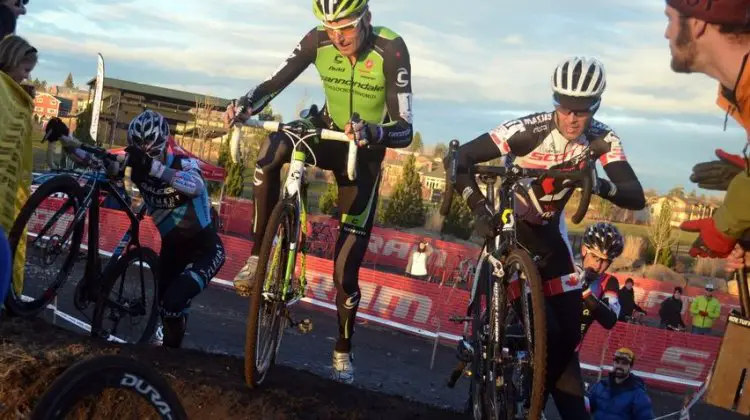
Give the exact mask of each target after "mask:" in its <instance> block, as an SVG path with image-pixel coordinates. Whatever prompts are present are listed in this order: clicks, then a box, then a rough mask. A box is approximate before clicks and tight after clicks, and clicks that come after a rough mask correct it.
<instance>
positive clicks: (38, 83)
mask: <svg viewBox="0 0 750 420" xmlns="http://www.w3.org/2000/svg"><path fill="white" fill-rule="evenodd" d="M31 85H32V86H34V89H35V90H36V91H37V92H46V91H47V81H46V80H39V79H34V80H33V81H32V82H31Z"/></svg>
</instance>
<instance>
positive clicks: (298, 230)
mask: <svg viewBox="0 0 750 420" xmlns="http://www.w3.org/2000/svg"><path fill="white" fill-rule="evenodd" d="M281 132H283V133H285V134H286V135H288V136H289V138H290V139H291V140H292V143H294V149H293V152H292V159H291V160H290V162H289V168H288V173H287V176H286V181H285V182H284V190H283V194H282V196H281V200H282V201H284V200H293V201H294V202H295V204H296V205H295V206H294V207H295V212H296V214H295V218H294V220H295V221H296V222H295V224H294V225H293V228H292V232H291V233H292V235H291V237H292V238H295V242H292V243H290V244H289V251H290V252H289V255H288V257H287V261H286V270H285V274H284V283H283V286H282V289H281V296H282V297H283V298H284V300H286V297H287V296H288V294H289V291H290V288H291V285H292V276H293V275H294V272H295V269H296V267H297V253H298V252H299V251H300V250H301V251H302V255H301V258H300V275H299V290H298V291H297V293H296V294H295V295H294V296H292V298H291V299H290V300H289V301H287V302H286V303H285V305H286V306H292V305H294V304H295V303H297V302H298V301H299V300H300V299H302V298H303V297H304V296H305V289H306V286H307V281H306V278H305V270H306V261H305V260H306V258H305V257H306V256H307V250H306V249H305V247H304V242H305V241H306V239H307V236H308V232H307V190H306V188H305V180H306V178H307V164H306V163H305V162H306V160H307V156H308V155H307V153H305V152H304V151H302V150H298V147H299V146H300V145H303V146H305V147H306V148H308V149H310V147H309V146H308V145H307V143H306V142H305V140H307V139H309V138H312V137H315V136H316V133H310V134H306V135H304V136H299V135H297V134H296V133H294V132H292V131H289V130H286V129H285V130H282V131H281ZM295 139H296V141H295ZM310 152H311V153H312V150H311V149H310ZM312 157H313V160H314V162H315V163H317V160H316V159H315V155H314V154H312ZM315 163H314V164H313V166H315ZM265 282H266V283H265V284H264V287H263V288H264V289H265V290H267V289H268V288H269V287H270V282H271V279H270V278H269V277H267V278H266V280H265Z"/></svg>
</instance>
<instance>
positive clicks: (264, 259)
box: [245, 201, 294, 388]
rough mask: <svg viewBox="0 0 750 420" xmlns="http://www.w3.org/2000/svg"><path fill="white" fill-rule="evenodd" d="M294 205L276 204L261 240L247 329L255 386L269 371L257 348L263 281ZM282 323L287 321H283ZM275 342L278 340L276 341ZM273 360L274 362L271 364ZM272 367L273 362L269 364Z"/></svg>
mask: <svg viewBox="0 0 750 420" xmlns="http://www.w3.org/2000/svg"><path fill="white" fill-rule="evenodd" d="M293 209H294V204H293V203H291V202H288V201H279V202H278V203H276V206H274V208H273V211H272V212H271V216H270V217H269V218H268V223H267V224H266V232H265V235H264V236H263V242H262V243H261V244H260V252H259V254H258V268H257V269H256V270H255V284H253V289H252V293H251V296H250V307H249V311H248V315H247V326H246V333H245V382H246V383H247V386H248V387H250V388H255V387H257V386H259V385H260V384H261V382H263V380H264V379H265V377H266V375H267V374H268V371H266V372H259V371H258V369H257V366H256V352H257V350H258V349H257V346H258V329H259V327H260V326H259V321H260V318H259V315H260V314H259V310H260V305H261V304H262V296H261V293H262V292H263V283H264V282H265V278H266V273H267V271H268V266H269V264H270V263H271V261H270V256H271V255H270V254H271V250H272V249H273V239H274V237H275V236H276V232H277V231H278V227H279V226H280V225H282V224H284V223H285V218H287V217H291V216H292V214H294V212H293ZM290 225H291V224H287V226H286V227H285V235H286V236H287V240H290V239H291V238H289V236H290V235H291V232H289V231H288V226H290ZM287 256H288V253H287V252H285V251H283V250H282V258H281V261H280V263H281V264H284V266H285V265H286V258H287ZM279 325H283V323H280V324H279ZM271 336H273V337H276V336H278V331H274V332H273V334H272V335H271ZM274 345H275V343H274ZM272 365H273V363H272V364H271V366H272ZM268 369H269V370H270V366H269V368H268Z"/></svg>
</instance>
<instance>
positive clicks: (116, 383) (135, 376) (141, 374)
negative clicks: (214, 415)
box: [31, 355, 188, 420]
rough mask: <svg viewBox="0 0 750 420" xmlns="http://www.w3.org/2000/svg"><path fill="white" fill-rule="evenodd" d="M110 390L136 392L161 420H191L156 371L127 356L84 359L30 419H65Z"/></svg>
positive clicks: (49, 392) (49, 391)
mask: <svg viewBox="0 0 750 420" xmlns="http://www.w3.org/2000/svg"><path fill="white" fill-rule="evenodd" d="M111 388H116V389H126V388H132V389H133V390H135V391H137V395H139V396H140V397H141V398H143V400H145V401H148V402H149V403H150V405H151V406H152V407H154V410H155V411H156V412H158V413H159V414H160V417H161V418H162V419H172V420H183V419H184V420H187V418H188V417H187V414H186V413H185V408H184V407H183V406H182V403H181V402H180V398H179V397H178V396H177V394H176V393H175V392H174V390H173V389H172V387H171V386H170V385H169V383H168V382H167V381H166V380H165V379H164V377H162V376H161V375H160V374H159V373H158V372H157V371H155V370H154V369H153V368H151V367H149V366H147V365H145V364H142V363H138V362H136V361H135V360H132V359H130V358H127V357H123V356H117V355H107V356H98V357H94V358H91V359H87V360H82V361H80V362H77V363H75V364H74V365H73V366H71V367H70V368H68V369H67V370H66V371H65V372H63V374H62V375H60V376H59V377H58V378H57V379H55V381H54V382H52V385H51V386H50V387H49V388H48V389H47V391H46V392H45V393H44V394H43V395H42V397H41V398H40V399H39V403H38V404H37V406H36V407H35V408H34V411H33V412H32V413H31V420H57V419H64V418H65V417H66V415H67V414H68V413H69V412H70V411H71V410H72V409H73V408H74V407H75V406H76V403H77V402H78V401H79V400H81V399H83V398H85V397H87V396H89V395H96V394H99V393H100V392H101V391H104V390H105V389H111Z"/></svg>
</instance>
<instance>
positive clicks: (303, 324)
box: [290, 318, 313, 334]
mask: <svg viewBox="0 0 750 420" xmlns="http://www.w3.org/2000/svg"><path fill="white" fill-rule="evenodd" d="M290 326H291V327H295V328H297V331H299V332H300V333H302V334H307V333H309V332H310V331H312V330H313V322H312V320H311V319H310V318H305V319H303V320H302V321H299V322H296V321H291V324H290Z"/></svg>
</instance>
